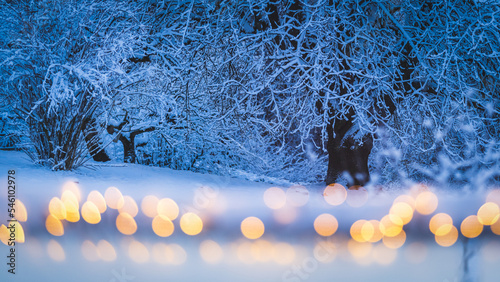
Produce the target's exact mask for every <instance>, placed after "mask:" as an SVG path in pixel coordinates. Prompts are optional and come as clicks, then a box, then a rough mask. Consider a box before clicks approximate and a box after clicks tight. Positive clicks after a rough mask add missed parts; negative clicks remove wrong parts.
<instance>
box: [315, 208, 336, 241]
mask: <svg viewBox="0 0 500 282" xmlns="http://www.w3.org/2000/svg"><path fill="white" fill-rule="evenodd" d="M338 227H339V223H338V221H337V219H336V218H335V217H334V216H333V215H331V214H328V213H324V214H321V215H319V216H318V217H316V219H315V220H314V230H316V232H317V233H318V234H319V235H321V236H325V237H326V236H331V235H333V234H334V233H335V231H337V228H338Z"/></svg>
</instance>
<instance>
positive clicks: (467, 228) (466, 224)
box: [460, 215, 483, 238]
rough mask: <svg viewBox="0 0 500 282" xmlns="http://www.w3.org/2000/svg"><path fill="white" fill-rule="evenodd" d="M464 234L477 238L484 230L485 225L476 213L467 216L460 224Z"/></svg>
mask: <svg viewBox="0 0 500 282" xmlns="http://www.w3.org/2000/svg"><path fill="white" fill-rule="evenodd" d="M460 231H461V232H462V235H464V236H465V237H467V238H475V237H477V236H479V235H480V234H481V232H483V225H482V224H481V222H479V219H478V218H477V216H475V215H470V216H468V217H466V218H465V219H464V220H463V221H462V224H461V225H460Z"/></svg>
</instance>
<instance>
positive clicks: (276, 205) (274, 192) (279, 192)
mask: <svg viewBox="0 0 500 282" xmlns="http://www.w3.org/2000/svg"><path fill="white" fill-rule="evenodd" d="M264 203H265V204H266V206H267V207H268V208H270V209H273V210H277V209H280V208H282V207H283V206H285V203H286V193H285V191H283V189H281V188H278V187H271V188H268V189H267V190H266V191H265V192H264Z"/></svg>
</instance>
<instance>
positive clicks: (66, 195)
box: [61, 190, 80, 209]
mask: <svg viewBox="0 0 500 282" xmlns="http://www.w3.org/2000/svg"><path fill="white" fill-rule="evenodd" d="M61 201H62V202H63V203H64V205H66V203H67V202H71V203H72V204H73V206H75V207H76V209H80V201H78V197H77V196H76V195H75V193H73V192H72V191H71V190H65V191H64V192H63V193H62V195H61Z"/></svg>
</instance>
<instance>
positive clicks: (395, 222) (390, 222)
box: [379, 214, 403, 237]
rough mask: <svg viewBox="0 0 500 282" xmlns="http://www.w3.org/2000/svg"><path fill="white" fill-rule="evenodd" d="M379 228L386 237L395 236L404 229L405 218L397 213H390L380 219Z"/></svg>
mask: <svg viewBox="0 0 500 282" xmlns="http://www.w3.org/2000/svg"><path fill="white" fill-rule="evenodd" d="M379 228H380V232H381V233H382V234H383V235H384V236H385V237H394V236H397V235H398V234H399V233H400V232H401V231H402V230H403V220H402V219H401V218H400V217H399V216H397V215H394V214H388V215H385V216H384V217H382V219H381V220H380V223H379Z"/></svg>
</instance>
